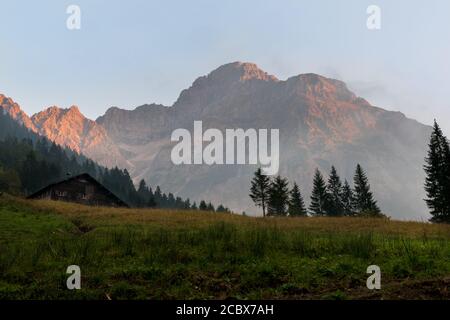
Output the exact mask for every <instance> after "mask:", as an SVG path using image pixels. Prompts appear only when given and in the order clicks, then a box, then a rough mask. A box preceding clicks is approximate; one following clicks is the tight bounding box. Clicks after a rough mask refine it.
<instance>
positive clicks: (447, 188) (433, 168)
mask: <svg viewBox="0 0 450 320" xmlns="http://www.w3.org/2000/svg"><path fill="white" fill-rule="evenodd" d="M428 147H429V149H428V154H427V157H426V158H425V165H424V170H425V173H426V178H425V191H426V194H427V198H426V199H425V202H426V203H427V206H428V208H429V209H430V214H431V215H432V217H431V219H430V221H432V222H438V223H439V222H450V204H449V201H450V174H449V171H450V151H449V149H450V148H449V144H448V141H447V138H446V137H445V136H444V135H443V133H442V130H441V128H440V127H439V125H438V124H437V122H436V120H435V121H434V126H433V131H432V133H431V137H430V143H429V144H428Z"/></svg>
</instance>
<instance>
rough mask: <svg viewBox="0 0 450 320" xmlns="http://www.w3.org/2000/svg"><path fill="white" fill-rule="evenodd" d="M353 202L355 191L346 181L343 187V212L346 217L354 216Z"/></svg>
mask: <svg viewBox="0 0 450 320" xmlns="http://www.w3.org/2000/svg"><path fill="white" fill-rule="evenodd" d="M353 202H354V200H353V191H352V188H351V187H350V185H349V184H348V181H347V179H346V180H345V181H344V185H343V187H342V212H343V214H344V215H345V216H353V215H354V211H353Z"/></svg>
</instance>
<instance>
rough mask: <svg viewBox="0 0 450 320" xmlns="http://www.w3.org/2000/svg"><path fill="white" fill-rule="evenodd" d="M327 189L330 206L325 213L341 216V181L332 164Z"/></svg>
mask: <svg viewBox="0 0 450 320" xmlns="http://www.w3.org/2000/svg"><path fill="white" fill-rule="evenodd" d="M327 191H328V194H329V200H330V206H329V208H328V209H327V215H329V216H342V215H343V214H344V212H343V211H344V210H343V204H342V182H341V178H340V177H339V176H338V174H337V171H336V168H335V167H334V166H331V172H330V177H329V178H328V185H327Z"/></svg>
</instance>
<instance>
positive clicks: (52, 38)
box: [0, 0, 450, 134]
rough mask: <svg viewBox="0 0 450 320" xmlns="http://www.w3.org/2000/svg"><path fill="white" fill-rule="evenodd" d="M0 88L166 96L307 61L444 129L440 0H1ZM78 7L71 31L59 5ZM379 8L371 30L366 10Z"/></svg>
mask: <svg viewBox="0 0 450 320" xmlns="http://www.w3.org/2000/svg"><path fill="white" fill-rule="evenodd" d="M0 3H1V6H0V9H1V12H2V17H1V19H0V41H1V42H0V43H1V47H0V92H1V93H3V94H5V95H7V96H10V97H12V98H13V99H15V100H16V101H17V102H18V103H19V104H20V105H21V106H22V108H23V109H24V110H25V111H26V112H28V113H30V114H32V113H35V112H37V111H40V110H42V109H43V108H44V107H48V106H51V105H58V106H60V107H69V106H71V105H73V104H76V105H78V106H79V107H80V109H81V111H82V112H83V113H84V114H86V115H87V116H88V117H90V118H93V119H95V118H96V117H97V116H99V115H101V114H103V113H104V112H105V110H106V109H107V108H108V107H110V106H119V107H122V108H127V109H131V108H134V107H136V106H139V105H142V104H145V103H153V102H156V103H163V104H166V105H171V104H172V103H173V102H174V101H175V100H176V99H177V97H178V95H179V93H180V91H181V90H182V89H184V88H187V87H189V86H190V85H191V83H192V82H193V81H194V79H195V78H197V77H198V76H200V75H204V74H207V73H208V72H210V71H212V70H213V69H215V68H216V67H218V66H220V65H222V64H225V63H228V62H232V61H237V60H239V61H249V62H254V63H256V64H258V65H259V66H260V67H261V68H262V69H264V70H265V71H267V72H269V73H271V74H274V75H276V76H277V77H278V78H280V79H286V78H288V77H290V76H293V75H297V74H300V73H306V72H315V73H319V74H322V75H325V76H329V77H334V78H338V79H341V80H344V81H345V82H347V83H348V84H349V86H350V88H351V89H353V90H354V91H355V92H356V93H357V94H359V95H361V96H363V97H365V98H367V99H368V100H369V101H370V102H371V103H373V104H375V105H378V106H380V107H383V108H386V109H390V110H399V111H402V112H403V113H405V114H406V115H407V116H408V117H411V118H415V119H417V120H419V121H421V122H424V123H427V124H430V123H431V122H432V120H433V118H435V117H436V118H437V119H438V121H439V122H440V123H441V125H442V126H443V127H444V130H445V131H446V133H447V134H450V90H449V84H450V2H449V1H447V0H441V1H412V0H404V1H400V0H396V1H392V0H391V1H375V0H371V1H364V0H354V1H350V0H348V1H345V0H344V1H335V0H330V1H320V0H314V1H313V0H310V1H301V0H289V1H288V0H273V1H263V0H226V1H225V0H221V1H219V0H217V1H214V0H202V1H198V0H191V1H182V0H178V1H170V0H161V1H151V0H142V1H138V0H129V1H112V0H107V1H106V0H105V1H103V0H85V1H84V0H83V1H82V0H72V1H61V0H53V1H51V0H41V1H33V2H31V1H24V0H0ZM71 4H76V5H79V6H80V8H81V30H75V31H70V30H68V29H67V27H66V19H67V17H68V16H69V15H68V14H67V13H66V9H67V7H68V6H69V5H71ZM371 4H374V5H378V6H379V7H380V8H381V30H375V31H374V30H368V29H367V27H366V20H367V17H368V14H367V13H366V9H367V7H368V6H369V5H371Z"/></svg>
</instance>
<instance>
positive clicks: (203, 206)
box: [198, 200, 208, 211]
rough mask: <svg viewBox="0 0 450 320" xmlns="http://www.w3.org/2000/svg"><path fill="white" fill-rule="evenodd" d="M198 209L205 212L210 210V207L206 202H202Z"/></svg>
mask: <svg viewBox="0 0 450 320" xmlns="http://www.w3.org/2000/svg"><path fill="white" fill-rule="evenodd" d="M198 208H199V209H200V210H203V211H206V210H208V205H207V204H206V202H205V200H202V201H200V205H199V207H198Z"/></svg>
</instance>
